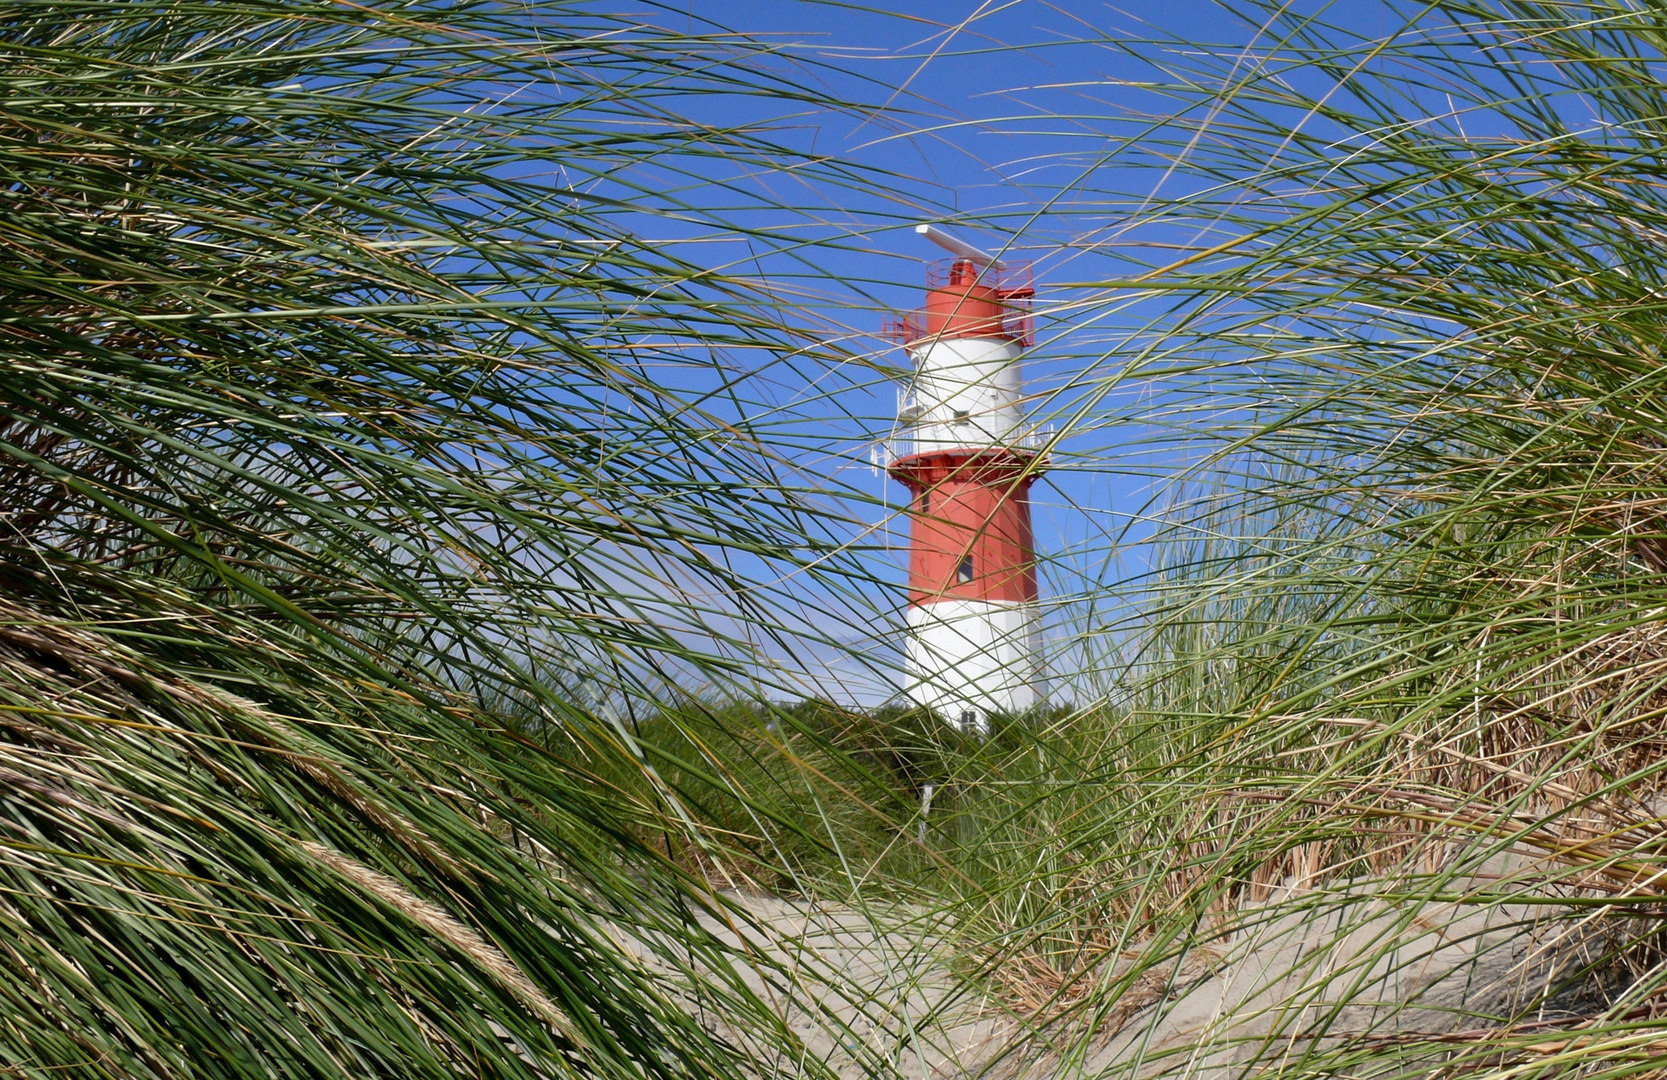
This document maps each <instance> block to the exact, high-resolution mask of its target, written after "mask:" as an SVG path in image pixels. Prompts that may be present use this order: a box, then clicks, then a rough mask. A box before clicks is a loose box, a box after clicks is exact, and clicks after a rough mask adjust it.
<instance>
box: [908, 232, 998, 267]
mask: <svg viewBox="0 0 1667 1080" xmlns="http://www.w3.org/2000/svg"><path fill="white" fill-rule="evenodd" d="M915 232H916V234H918V235H920V236H924V237H926V239H928V240H930V241H932V243H934V244H936V245H938V246H939V247H941V248H943V249H944V250H945V251H947V252H949V253H950V254H951V255H955V256H958V257H960V258H963V259H971V260H972V261H973V262H977V263H983V264H984V265H985V266H988V267H990V268H991V269H992V270H1005V269H1007V266H1006V264H1005V263H1003V262H1002V261H1001V260H1000V259H997V258H995V257H993V256H991V255H990V254H988V253H987V252H984V251H981V250H979V249H978V248H975V247H973V246H972V245H971V244H969V243H967V242H966V241H965V240H962V239H961V238H960V237H959V236H956V235H955V234H954V233H951V232H946V231H944V230H943V229H940V228H938V227H937V226H936V225H916V226H915Z"/></svg>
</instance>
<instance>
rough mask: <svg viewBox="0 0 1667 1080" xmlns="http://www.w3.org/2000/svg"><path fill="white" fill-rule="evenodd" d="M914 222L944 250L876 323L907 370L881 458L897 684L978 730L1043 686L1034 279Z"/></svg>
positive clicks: (1024, 705) (1022, 706) (1031, 699)
mask: <svg viewBox="0 0 1667 1080" xmlns="http://www.w3.org/2000/svg"><path fill="white" fill-rule="evenodd" d="M916 231H917V232H919V233H920V234H922V235H923V236H925V237H926V238H927V239H929V240H931V241H933V242H934V243H936V244H937V245H938V246H940V247H942V248H945V249H946V250H948V251H949V252H950V253H951V255H952V258H950V259H948V260H945V261H944V262H942V263H938V264H934V265H933V266H932V267H930V268H929V269H928V271H927V278H926V285H927V293H926V306H925V308H924V309H923V310H922V311H920V312H917V313H916V314H915V315H913V316H910V317H908V318H905V319H902V320H897V321H893V322H892V323H890V324H889V325H888V327H887V329H888V331H889V332H890V333H891V335H892V336H893V337H894V338H895V339H896V340H898V341H899V342H900V343H901V344H902V345H903V347H904V348H905V349H906V350H907V351H908V354H909V358H910V360H911V361H912V363H913V369H914V375H913V380H912V384H911V386H910V387H909V389H908V391H906V392H904V393H902V394H900V395H899V401H898V417H897V421H898V423H897V430H896V432H895V434H894V437H893V439H892V441H891V444H890V447H889V452H888V454H887V462H886V470H887V471H888V472H889V473H890V474H891V475H892V477H894V478H895V479H897V480H899V481H901V482H902V483H903V484H905V485H907V486H908V489H909V495H910V539H909V619H908V625H909V637H908V656H907V664H906V673H905V685H904V692H905V693H906V694H907V695H908V696H909V698H910V699H911V700H912V701H914V702H915V704H917V705H922V706H925V707H926V708H929V709H932V710H933V711H935V712H937V713H938V714H940V715H942V716H945V717H947V718H948V719H949V720H950V722H952V723H953V724H955V725H956V726H957V727H959V728H960V729H961V730H963V731H966V732H968V733H969V734H976V735H983V734H987V733H988V732H989V724H990V716H991V714H992V713H1008V714H1018V713H1023V712H1025V711H1027V710H1028V709H1030V708H1032V707H1033V706H1035V705H1036V704H1037V703H1038V702H1040V701H1041V700H1042V697H1043V696H1044V695H1045V694H1046V692H1047V690H1046V683H1045V675H1044V672H1043V668H1042V657H1041V648H1040V646H1041V629H1042V624H1041V614H1040V610H1039V608H1038V606H1037V593H1036V553H1035V546H1034V542H1033V539H1032V533H1031V525H1030V500H1029V491H1030V485H1031V483H1032V482H1033V481H1034V480H1035V479H1036V477H1037V476H1038V475H1039V472H1040V467H1041V465H1042V462H1041V460H1040V458H1039V456H1038V455H1039V447H1040V445H1041V443H1042V442H1043V439H1042V438H1041V437H1040V433H1039V432H1037V431H1035V430H1034V429H1032V428H1030V427H1028V426H1027V424H1026V417H1025V411H1024V382H1023V379H1022V378H1021V377H1020V371H1019V357H1020V355H1021V354H1022V353H1023V352H1024V350H1025V348H1026V347H1027V346H1029V345H1030V316H1029V301H1030V298H1031V297H1032V296H1033V295H1034V288H1033V286H1032V284H1031V277H1030V267H1029V265H1028V264H1025V265H1008V264H1004V263H1002V262H1001V261H998V260H996V259H992V258H991V257H990V256H989V255H986V254H985V253H984V252H982V251H979V250H978V249H976V248H974V247H971V246H970V245H968V244H965V243H963V242H961V241H960V240H958V239H956V238H955V237H953V236H951V235H949V234H947V233H945V232H943V231H942V230H940V229H937V228H935V227H933V226H931V225H921V226H918V227H917V229H916Z"/></svg>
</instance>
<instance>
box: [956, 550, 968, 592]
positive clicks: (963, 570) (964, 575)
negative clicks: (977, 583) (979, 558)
mask: <svg viewBox="0 0 1667 1080" xmlns="http://www.w3.org/2000/svg"><path fill="white" fill-rule="evenodd" d="M955 580H956V581H958V582H960V583H961V584H962V585H970V584H972V556H971V555H968V556H967V557H966V558H964V559H962V560H961V565H960V567H959V568H957V569H956V571H955Z"/></svg>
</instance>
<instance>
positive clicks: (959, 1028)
mask: <svg viewBox="0 0 1667 1080" xmlns="http://www.w3.org/2000/svg"><path fill="white" fill-rule="evenodd" d="M733 899H734V900H735V902H736V903H737V904H739V905H741V906H742V907H744V908H745V909H746V910H747V911H749V912H750V913H751V915H752V917H753V918H754V919H755V920H756V926H754V927H752V928H748V929H745V930H736V929H735V928H733V927H719V926H716V925H714V929H716V930H718V932H719V933H720V934H722V935H723V936H725V937H726V938H727V939H728V940H730V941H731V942H732V943H734V944H737V945H744V946H745V947H747V948H749V949H752V950H755V951H756V952H757V953H758V954H759V955H761V956H767V957H769V958H771V959H772V960H774V961H777V962H779V963H780V964H781V965H782V967H783V969H784V970H785V971H786V973H787V974H786V976H785V979H784V978H783V976H781V975H779V974H778V975H774V976H771V977H766V976H765V975H764V974H762V973H761V971H759V972H752V973H750V974H748V975H747V980H748V984H749V986H751V987H752V989H753V990H754V992H756V993H758V994H759V995H760V996H761V997H762V998H763V999H764V1000H766V1001H768V1002H769V1003H770V1005H771V1007H772V1008H774V1009H775V1010H776V1011H777V1014H778V1015H779V1016H781V1017H782V1018H783V1019H784V1020H785V1021H786V1022H787V1023H789V1024H791V1025H793V1026H794V1027H795V1028H796V1029H797V1030H798V1032H799V1033H800V1035H801V1036H802V1038H803V1039H804V1040H805V1044H806V1048H807V1053H808V1054H810V1055H813V1056H815V1057H816V1058H818V1059H820V1060H821V1061H824V1062H826V1063H827V1064H828V1065H830V1066H832V1067H833V1068H835V1069H836V1070H837V1071H838V1072H839V1073H840V1074H841V1075H842V1076H846V1077H851V1078H852V1080H855V1078H856V1077H859V1076H864V1075H868V1074H870V1072H871V1071H878V1072H882V1073H884V1072H889V1073H892V1074H893V1075H901V1076H904V1077H908V1078H911V1080H934V1078H942V1077H962V1076H964V1077H986V1078H988V1080H1032V1078H1037V1080H1042V1078H1046V1080H1054V1078H1060V1077H1067V1076H1070V1077H1078V1076H1081V1077H1106V1078H1111V1077H1137V1076H1140V1077H1144V1076H1158V1075H1166V1076H1171V1075H1172V1076H1187V1077H1196V1078H1198V1080H1225V1078H1227V1077H1230V1076H1237V1075H1243V1074H1246V1073H1247V1072H1257V1071H1262V1070H1271V1071H1273V1072H1278V1071H1279V1070H1280V1068H1281V1064H1282V1063H1285V1064H1291V1063H1294V1062H1295V1061H1296V1059H1297V1058H1299V1057H1300V1056H1301V1055H1302V1053H1303V1052H1304V1051H1305V1050H1306V1049H1308V1048H1311V1047H1314V1046H1319V1045H1323V1044H1324V1043H1323V1040H1320V1041H1316V1040H1315V1039H1314V1038H1313V1032H1314V1031H1315V1030H1316V1026H1317V1025H1320V1024H1322V1022H1323V1025H1324V1026H1325V1027H1327V1029H1328V1030H1329V1031H1331V1032H1333V1033H1338V1032H1349V1033H1367V1032H1369V1033H1370V1034H1371V1037H1372V1038H1374V1039H1377V1040H1379V1041H1380V1042H1381V1043H1383V1044H1384V1045H1392V1044H1393V1042H1394V1040H1395V1039H1396V1038H1397V1037H1398V1036H1404V1035H1407V1034H1411V1033H1415V1032H1422V1033H1434V1032H1447V1033H1451V1032H1457V1031H1474V1030H1476V1029H1478V1028H1484V1027H1488V1026H1492V1025H1494V1024H1497V1023H1498V1021H1497V1019H1495V1017H1497V1016H1499V1015H1502V1014H1509V1013H1512V1012H1514V1011H1516V1009H1517V1008H1518V1007H1519V1003H1521V1002H1523V1001H1527V1000H1530V999H1532V998H1534V997H1536V996H1537V995H1539V993H1540V991H1541V990H1542V989H1543V987H1544V986H1546V985H1548V984H1551V983H1555V982H1557V981H1558V980H1559V979H1560V978H1561V977H1564V976H1566V975H1567V974H1568V972H1569V971H1571V970H1573V969H1575V968H1576V967H1577V966H1578V965H1579V963H1580V962H1581V961H1582V959H1583V958H1585V957H1586V956H1588V955H1589V954H1590V952H1591V948H1592V946H1591V940H1590V935H1589V934H1586V933H1585V932H1584V930H1583V929H1582V928H1580V927H1578V926H1577V927H1575V928H1574V929H1573V930H1572V931H1571V930H1570V929H1569V927H1568V924H1566V923H1562V924H1558V925H1559V927H1560V929H1557V930H1556V931H1555V932H1554V931H1553V929H1552V928H1551V926H1550V924H1549V923H1537V922H1536V915H1535V913H1536V912H1537V911H1543V910H1545V909H1542V908H1535V907H1530V906H1527V905H1504V906H1498V907H1494V908H1491V909H1487V910H1485V911H1478V910H1475V909H1473V908H1469V907H1463V906H1457V905H1452V904H1445V905H1438V904H1423V905H1413V904H1392V903H1388V902H1385V901H1381V900H1378V899H1375V898H1373V897H1372V896H1371V895H1369V894H1365V893H1362V894H1360V895H1354V896H1350V895H1348V894H1346V893H1337V892H1331V893H1327V894H1323V895H1322V896H1319V897H1318V898H1317V899H1316V894H1312V893H1309V894H1297V893H1295V892H1294V891H1293V892H1291V893H1290V894H1287V895H1284V896H1280V895H1277V894H1276V895H1275V896H1273V897H1271V898H1270V900H1269V902H1268V903H1266V904H1264V905H1262V906H1261V907H1260V908H1258V909H1256V911H1254V912H1252V913H1251V918H1250V920H1249V921H1250V922H1251V923H1252V924H1253V925H1248V926H1245V927H1244V928H1243V929H1241V930H1240V931H1239V932H1238V933H1237V934H1235V935H1234V936H1233V937H1231V938H1228V939H1218V940H1216V941H1214V942H1212V943H1211V947H1210V948H1209V949H1198V950H1195V951H1194V952H1193V953H1191V954H1190V955H1189V956H1187V957H1186V958H1185V959H1184V960H1182V961H1181V962H1180V963H1179V964H1177V963H1174V962H1170V963H1168V964H1166V965H1163V966H1160V967H1157V968H1154V969H1152V970H1151V971H1149V972H1148V973H1147V974H1146V975H1145V976H1144V977H1143V978H1141V979H1140V980H1138V981H1136V982H1135V983H1134V985H1133V986H1132V987H1131V988H1130V989H1129V990H1128V991H1127V992H1126V993H1125V994H1124V995H1122V997H1121V999H1117V1000H1110V999H1108V1007H1107V1008H1106V1009H1105V1010H1104V1012H1103V1013H1102V1014H1101V1015H1100V1016H1099V1017H1098V1018H1097V1019H1096V1020H1094V1021H1093V1022H1091V1023H1078V1024H1076V1025H1074V1026H1072V1027H1070V1028H1068V1029H1059V1030H1055V1031H1052V1032H1045V1031H1043V1032H1039V1031H1037V1030H1035V1029H1034V1028H1031V1027H1028V1026H1027V1025H1026V1024H1024V1023H1023V1022H1022V1021H1021V1020H1020V1019H1019V1018H1018V1017H1016V1016H1015V1015H1013V1014H1012V1013H1011V1012H1010V1011H1008V1010H1006V1009H1004V1008H1003V1007H1002V1006H1001V1005H1000V1003H999V1002H997V1001H995V1000H994V999H992V998H991V997H989V996H986V995H983V994H981V993H980V992H978V991H977V989H976V988H974V987H972V986H971V985H970V984H969V983H968V982H967V981H966V980H964V979H962V978H959V977H957V975H956V974H955V973H954V971H953V965H954V961H955V955H954V944H953V938H952V936H951V935H950V934H949V933H947V932H946V927H945V926H944V925H942V924H937V923H934V922H933V919H932V916H930V915H926V914H922V913H919V912H911V911H898V912H894V913H892V914H890V915H886V914H884V913H879V914H876V913H868V912H859V911H857V910H853V909H851V908H847V907H836V906H826V905H819V904H816V903H812V902H807V901H794V900H783V899H778V898H771V897H736V898H733ZM1316 902H1318V903H1323V904H1324V906H1326V907H1327V908H1328V909H1329V910H1328V911H1327V912H1326V913H1325V914H1323V915H1316V914H1315V913H1314V912H1313V911H1312V910H1310V911H1309V912H1307V913H1303V912H1300V911H1293V910H1292V905H1293V904H1303V903H1309V904H1312V903H1316ZM1386 945H1388V946H1390V947H1389V948H1387V949H1386V948H1385V946H1386ZM1127 963H1128V961H1124V963H1123V964H1122V965H1113V966H1111V967H1110V968H1109V969H1108V971H1107V973H1106V976H1107V977H1108V978H1115V977H1116V976H1117V974H1119V970H1120V969H1121V968H1126V965H1127ZM761 970H762V969H761ZM1571 995H1572V996H1571ZM1576 997H1578V992H1574V991H1571V992H1570V993H1566V994H1565V995H1564V999H1566V1000H1557V1001H1554V1002H1553V1003H1552V1006H1551V1007H1550V1008H1549V1009H1544V1008H1542V1009H1541V1011H1540V1012H1539V1013H1536V1014H1535V1016H1534V1017H1531V1018H1530V1019H1539V1020H1544V1019H1546V1018H1548V1017H1554V1016H1555V1015H1557V1014H1558V1010H1559V1009H1560V1008H1564V1009H1565V1011H1566V1009H1574V1008H1576V1007H1581V1008H1586V1007H1589V1004H1582V1003H1581V1002H1579V1001H1577V1000H1575V998H1576ZM802 1064H803V1063H801V1062H792V1061H773V1062H765V1063H763V1069H762V1071H763V1073H764V1074H765V1075H772V1076H793V1075H798V1074H800V1073H801V1072H802V1071H803V1069H802V1067H801V1066H802Z"/></svg>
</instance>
